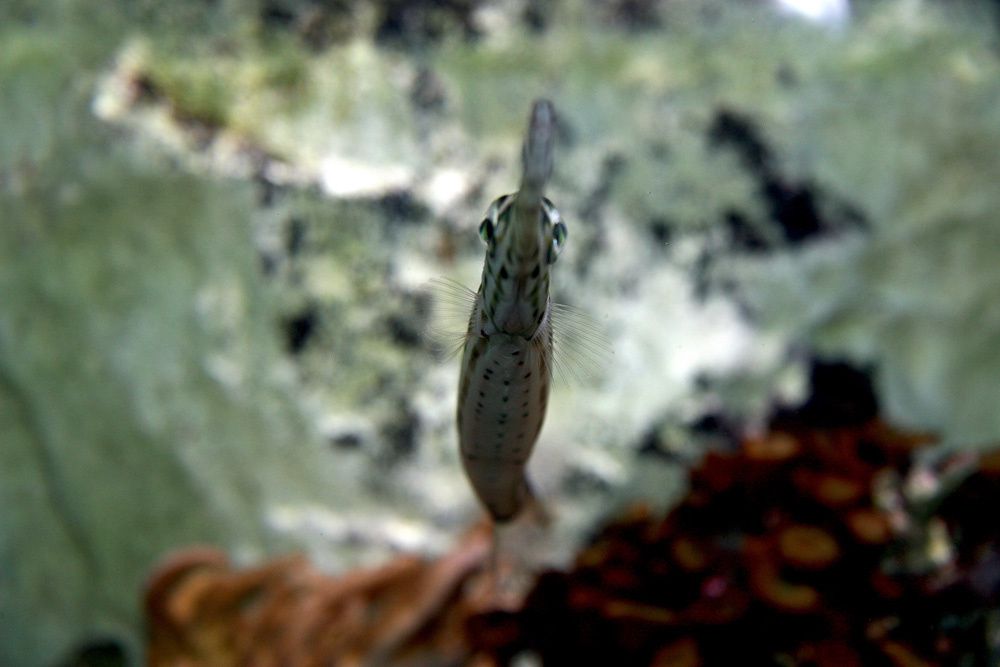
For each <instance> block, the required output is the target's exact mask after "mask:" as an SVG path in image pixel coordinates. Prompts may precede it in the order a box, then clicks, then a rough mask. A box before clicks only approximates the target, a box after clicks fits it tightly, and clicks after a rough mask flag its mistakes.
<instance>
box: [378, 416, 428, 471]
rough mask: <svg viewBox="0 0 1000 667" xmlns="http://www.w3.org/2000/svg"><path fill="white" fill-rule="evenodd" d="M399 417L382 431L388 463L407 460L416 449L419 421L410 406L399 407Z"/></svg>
mask: <svg viewBox="0 0 1000 667" xmlns="http://www.w3.org/2000/svg"><path fill="white" fill-rule="evenodd" d="M401 408H402V411H401V413H400V415H399V417H398V418H397V419H396V420H395V421H393V422H390V423H389V424H387V425H386V426H385V427H384V428H383V429H382V436H383V438H384V439H385V455H386V457H387V458H388V459H389V460H390V461H398V460H401V459H405V458H408V457H409V456H411V455H412V454H413V453H414V452H415V451H416V449H417V431H418V430H419V428H420V419H419V417H417V413H416V412H414V411H413V409H412V408H411V407H410V406H408V405H407V406H401Z"/></svg>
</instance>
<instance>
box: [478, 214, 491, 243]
mask: <svg viewBox="0 0 1000 667" xmlns="http://www.w3.org/2000/svg"><path fill="white" fill-rule="evenodd" d="M479 238H481V239H482V240H483V242H484V243H486V244H489V243H492V242H493V221H491V220H490V219H489V218H483V221H482V222H481V223H479Z"/></svg>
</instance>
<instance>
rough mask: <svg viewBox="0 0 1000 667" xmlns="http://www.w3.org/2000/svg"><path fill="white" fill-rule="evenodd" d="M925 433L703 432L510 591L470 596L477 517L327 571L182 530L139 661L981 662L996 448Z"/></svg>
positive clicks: (998, 564)
mask: <svg viewBox="0 0 1000 667" xmlns="http://www.w3.org/2000/svg"><path fill="white" fill-rule="evenodd" d="M931 440H932V439H931V438H928V437H927V436H921V435H914V434H909V433H904V432H900V431H897V430H894V429H892V428H890V427H888V426H886V425H885V424H884V423H882V422H880V421H878V420H869V421H867V422H866V423H864V424H862V425H860V426H852V427H834V428H814V427H810V426H808V425H806V424H804V423H801V422H800V423H798V424H792V423H786V424H784V425H776V426H775V428H774V429H773V430H770V431H769V432H767V433H765V434H761V435H759V436H756V437H752V438H747V439H745V440H743V441H742V442H741V443H740V445H739V447H738V449H737V450H736V451H728V452H726V451H714V452H710V453H709V454H708V455H707V456H706V457H705V459H704V461H702V462H701V464H700V465H698V466H697V467H696V468H695V469H694V470H693V471H692V473H691V488H690V491H689V492H688V494H687V495H686V496H685V497H684V499H683V501H682V502H681V503H680V504H679V505H678V506H677V507H676V508H675V509H674V510H673V511H671V512H670V513H669V514H668V515H667V516H665V517H663V518H658V517H657V516H655V515H653V514H652V513H650V512H649V510H648V509H647V508H645V507H642V506H635V507H633V508H632V509H631V510H629V511H628V512H626V513H625V514H624V515H622V516H620V517H618V518H617V519H615V520H614V521H613V522H611V523H610V524H609V525H607V526H606V527H605V528H603V529H601V530H600V531H599V532H598V534H597V535H596V536H595V537H594V538H593V539H592V540H591V541H590V543H589V544H588V545H587V546H586V547H585V548H584V549H583V550H582V551H581V552H580V553H579V555H578V556H577V558H576V561H575V563H574V565H573V566H572V567H571V568H570V569H569V571H565V572H561V571H548V572H543V573H542V574H540V575H539V577H538V578H537V581H536V583H535V584H534V586H533V588H532V590H531V591H530V593H529V594H528V595H527V597H526V598H525V600H524V601H523V603H522V604H521V605H519V607H518V608H515V609H490V606H489V605H490V599H489V598H488V597H485V598H484V597H483V595H482V590H483V589H482V587H483V580H484V574H483V568H484V567H485V565H486V558H485V556H486V553H487V550H488V541H489V538H488V533H487V532H484V531H483V530H482V529H477V530H476V531H473V532H472V533H470V534H469V535H468V536H467V537H466V538H465V539H464V540H463V541H461V542H460V543H459V545H458V546H457V547H456V548H455V549H454V550H453V551H452V552H450V553H449V554H447V555H446V556H444V557H442V558H440V559H438V560H436V561H433V562H428V561H422V560H419V559H415V558H413V557H410V556H401V557H399V558H397V559H395V560H394V561H391V562H390V563H389V564H387V565H385V566H383V567H381V568H378V569H374V570H361V571H354V572H349V573H346V574H344V575H342V576H340V577H339V578H330V577H329V576H326V575H321V574H318V573H317V572H316V571H315V570H313V569H312V568H311V567H310V566H309V565H308V563H306V562H304V561H303V560H301V559H290V560H279V561H275V562H273V563H270V564H267V565H264V566H261V567H259V568H255V569H252V570H246V571H234V570H233V569H232V568H231V566H229V565H228V564H227V562H226V559H225V558H224V557H223V556H222V555H220V554H218V553H217V552H213V551H208V552H206V551H203V550H198V549H192V550H189V551H186V552H182V553H181V554H179V555H176V556H174V557H172V558H171V559H170V560H168V561H167V563H165V564H163V565H162V566H160V567H159V568H158V569H157V571H156V573H155V574H154V575H153V578H152V581H151V583H150V584H149V588H148V589H147V598H146V600H147V603H146V611H147V621H148V623H149V628H150V630H149V632H150V638H151V639H150V659H151V664H155V665H170V664H177V663H178V662H184V664H193V665H209V664H212V665H236V664H248V663H253V664H261V665H271V664H273V665H278V664H281V665H290V666H298V665H313V664H316V665H318V664H331V662H336V664H380V665H381V664H385V665H410V664H441V665H448V664H476V665H496V664H509V663H511V661H513V660H515V659H518V658H525V657H526V656H528V655H532V656H534V659H535V660H540V661H541V663H542V664H551V665H559V664H592V663H594V662H595V661H596V662H601V663H608V664H611V663H612V662H613V663H614V664H622V665H730V664H733V663H734V662H736V661H743V662H749V663H750V664H760V665H764V664H776V665H777V664H781V665H802V666H806V665H810V666H817V667H822V666H833V665H837V666H839V667H845V666H850V665H872V666H882V665H884V666H885V667H903V666H915V665H935V664H967V665H984V666H985V665H988V664H993V662H992V661H995V659H996V657H997V656H998V655H1000V643H998V641H997V640H998V638H997V636H996V632H997V625H998V623H1000V618H998V616H1000V612H998V606H997V605H998V603H1000V530H998V529H997V526H996V523H995V522H993V521H992V520H991V519H990V518H989V517H987V516H984V515H983V513H982V512H978V513H977V512H974V511H971V510H970V505H978V504H982V505H981V506H987V507H992V506H995V504H996V503H997V502H1000V450H997V451H994V452H992V453H990V454H986V455H984V456H982V457H979V458H977V457H965V458H959V459H950V460H947V461H943V462H939V464H937V465H934V466H930V467H929V466H928V464H927V463H926V462H921V453H922V452H923V451H925V449H924V446H925V445H926V444H927V443H928V442H930V441H931ZM928 507H933V510H930V511H928Z"/></svg>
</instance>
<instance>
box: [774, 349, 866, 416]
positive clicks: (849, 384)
mask: <svg viewBox="0 0 1000 667" xmlns="http://www.w3.org/2000/svg"><path fill="white" fill-rule="evenodd" d="M878 410H879V405H878V397H877V396H876V395H875V388H874V386H873V383H872V369H871V368H861V367H858V366H854V365H852V364H849V363H847V362H845V361H822V360H819V359H813V360H812V361H811V367H810V369H809V398H808V399H807V400H806V402H805V403H803V404H802V405H800V406H799V407H797V408H795V409H792V410H779V411H778V412H777V413H776V414H775V416H774V422H775V423H776V424H781V423H790V424H798V423H805V424H811V425H815V426H819V427H823V428H839V427H847V426H859V425H862V424H865V423H867V422H869V421H871V420H872V419H874V418H875V416H876V415H877V414H878Z"/></svg>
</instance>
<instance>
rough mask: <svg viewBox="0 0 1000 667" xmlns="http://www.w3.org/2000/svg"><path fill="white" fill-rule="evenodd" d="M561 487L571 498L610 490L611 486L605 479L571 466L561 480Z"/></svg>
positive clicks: (589, 471)
mask: <svg viewBox="0 0 1000 667" xmlns="http://www.w3.org/2000/svg"><path fill="white" fill-rule="evenodd" d="M562 487H563V490H564V491H565V492H566V493H567V494H568V495H571V496H578V495H586V494H588V493H593V492H594V491H609V490H611V485H610V484H609V483H608V481H607V480H606V479H604V478H602V477H600V476H599V475H597V474H596V473H594V472H593V471H591V470H587V469H585V468H580V467H579V466H573V467H571V468H570V469H569V470H568V471H567V472H566V476H565V477H563V480H562Z"/></svg>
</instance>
